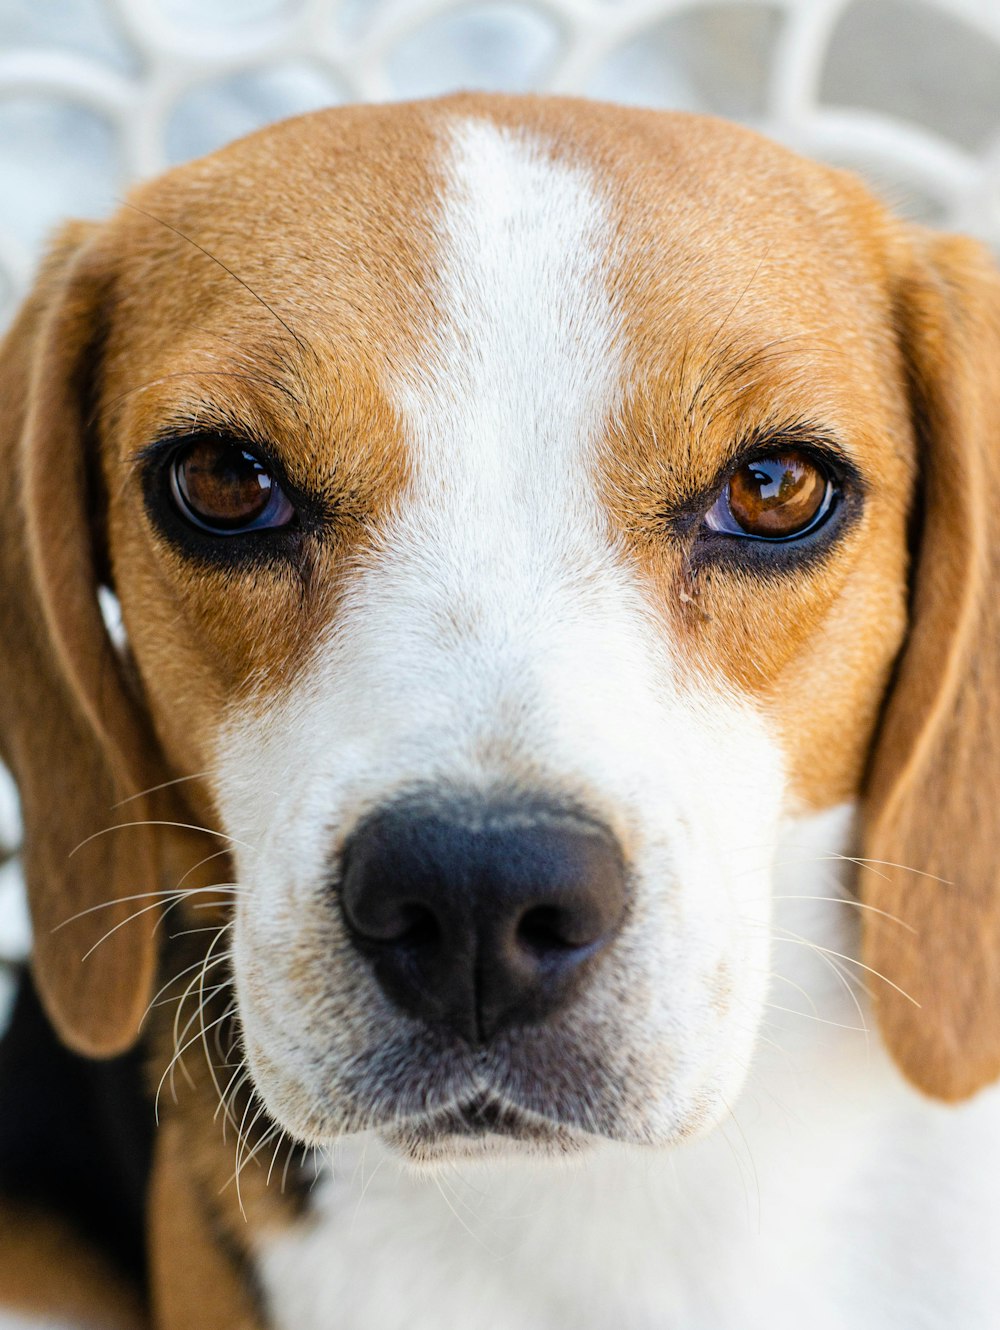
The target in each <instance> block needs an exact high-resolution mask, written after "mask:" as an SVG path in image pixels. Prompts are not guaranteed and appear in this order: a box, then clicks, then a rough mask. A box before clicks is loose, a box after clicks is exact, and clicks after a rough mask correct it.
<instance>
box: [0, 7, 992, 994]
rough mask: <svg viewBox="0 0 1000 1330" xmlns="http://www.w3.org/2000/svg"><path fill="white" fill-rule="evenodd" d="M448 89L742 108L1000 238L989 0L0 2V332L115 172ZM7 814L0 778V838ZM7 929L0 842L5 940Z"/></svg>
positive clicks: (111, 191) (741, 112)
mask: <svg viewBox="0 0 1000 1330" xmlns="http://www.w3.org/2000/svg"><path fill="white" fill-rule="evenodd" d="M458 87H465V88H493V89H501V90H507V91H521V90H543V89H552V90H556V91H560V92H579V93H587V94H591V95H595V96H599V97H605V98H610V99H614V100H619V101H628V102H640V103H643V104H646V105H650V106H670V107H682V108H685V109H688V110H699V111H709V112H714V113H716V114H719V115H724V116H729V117H731V118H735V119H738V120H743V121H747V122H749V123H752V124H754V125H756V126H758V127H760V128H763V129H765V130H766V131H768V132H769V133H771V134H773V135H775V136H776V137H778V138H780V139H782V140H784V141H785V142H787V143H789V144H791V145H792V146H794V147H797V148H799V149H801V150H802V151H805V152H808V153H812V154H814V155H816V156H820V157H824V158H826V159H828V160H831V161H834V162H836V163H838V164H840V165H849V166H853V167H856V168H857V169H858V170H860V171H862V172H863V173H864V174H865V175H866V176H867V177H868V178H869V180H870V181H871V183H873V184H874V186H875V187H876V189H878V190H879V191H880V192H882V193H883V194H884V195H885V196H886V197H887V198H888V199H889V200H890V202H892V203H893V204H895V205H896V206H897V207H899V208H901V209H902V210H904V211H907V212H909V213H910V214H911V215H913V216H915V217H919V218H921V219H924V220H928V221H932V222H934V223H936V224H940V225H944V226H950V227H955V228H959V229H963V230H969V231H973V232H976V233H978V234H980V235H982V236H984V237H985V238H987V239H988V240H990V241H991V242H992V243H993V244H994V245H997V246H998V247H1000V0H771V2H770V3H759V2H758V0H728V3H718V2H712V3H709V2H707V0H517V3H514V2H512V0H0V326H2V324H3V323H4V322H5V321H6V320H7V319H8V318H9V316H10V313H11V311H12V310H13V308H14V305H15V304H16V301H17V299H18V297H19V295H20V293H21V292H22V291H23V290H24V288H25V287H26V285H27V283H28V281H29V278H30V273H31V270H32V267H33V265H34V263H35V261H36V259H37V256H38V253H39V249H40V247H41V245H42V243H43V238H44V236H45V234H46V233H47V232H48V231H49V230H50V229H51V228H52V227H53V225H54V224H55V223H56V222H57V221H58V220H59V219H61V218H63V217H65V216H68V215H73V214H75V215H83V216H99V215H101V214H102V213H105V212H107V211H108V210H109V209H110V208H111V207H112V206H113V204H114V201H115V200H116V199H117V198H119V197H120V196H121V194H122V192H123V190H124V189H125V188H126V186H127V185H128V183H129V182H130V181H131V180H133V179H135V178H137V177H139V176H141V175H146V174H150V173H152V172H154V171H157V170H159V169H161V168H162V167H163V166H165V165H168V164H169V163H173V162H178V161H183V160H184V159H186V158H188V157H191V156H195V155H197V154H200V153H203V152H207V151H209V150H210V149H212V148H214V147H216V146H217V145H219V144H221V143H224V142H225V141H226V140H228V139H230V138H233V137H234V136H236V135H239V134H242V133H245V132H247V131H248V130H251V129H253V128H255V127H256V126H258V125H260V124H263V123H266V122H267V121H268V120H272V119H276V118H278V117H281V116H284V115H288V114H292V113H294V112H297V111H303V110H308V109H312V108H314V107H316V106H321V105H325V104H329V103H332V102H338V101H346V100H362V99H385V98H397V97H414V96H423V95H426V94H430V93H436V92H441V91H446V90H449V89H452V88H458ZM998 372H1000V371H998ZM0 520H2V515H0ZM2 704H3V703H2V700H0V705H2ZM15 807H16V805H15V801H14V797H13V794H12V790H11V789H10V788H9V783H4V779H3V773H2V772H0V847H2V844H3V842H4V841H6V842H7V844H8V845H10V844H13V843H14V842H15V841H16V835H17V832H16V813H15V811H14V809H15ZM54 815H56V813H55V810H54ZM25 942H26V922H25V919H24V914H23V906H22V903H21V900H20V895H19V890H18V887H17V883H16V867H15V865H14V864H13V863H11V862H7V863H6V865H3V853H2V848H0V955H2V954H4V952H15V951H18V950H19V949H21V948H23V946H24V945H25ZM2 984H3V978H2V971H0V990H2ZM0 999H2V991H0Z"/></svg>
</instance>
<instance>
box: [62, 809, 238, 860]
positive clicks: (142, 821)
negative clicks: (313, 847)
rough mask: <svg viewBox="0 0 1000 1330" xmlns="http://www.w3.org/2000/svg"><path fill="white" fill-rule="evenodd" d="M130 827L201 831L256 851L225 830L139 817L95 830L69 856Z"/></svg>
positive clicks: (190, 823)
mask: <svg viewBox="0 0 1000 1330" xmlns="http://www.w3.org/2000/svg"><path fill="white" fill-rule="evenodd" d="M129 827H175V828H177V829H178V830H180V831H200V832H203V833H204V834H205V835H206V836H219V837H220V838H221V839H222V840H227V841H229V842H230V843H231V844H233V845H241V846H242V847H243V849H245V850H249V851H250V852H251V854H253V853H254V852H255V851H254V847H253V846H252V845H248V844H247V842H246V841H245V840H240V839H239V837H238V836H228V835H227V834H226V833H225V832H224V831H213V830H212V828H211V827H199V826H198V825H197V824H195V823H193V822H170V821H168V820H167V819H165V818H139V819H138V820H137V821H135V822H116V823H115V824H114V825H113V826H110V827H103V828H102V829H101V830H100V831H95V832H94V833H93V834H92V835H90V836H87V837H86V839H84V840H82V841H81V842H80V843H79V845H77V846H75V847H74V848H73V849H72V850H70V852H69V858H70V859H72V857H73V855H74V854H76V852H77V850H82V849H83V847H84V846H85V845H89V844H90V842H91V841H92V840H97V838H98V837H99V836H106V835H107V834H108V833H109V832H111V831H126V830H128V828H129Z"/></svg>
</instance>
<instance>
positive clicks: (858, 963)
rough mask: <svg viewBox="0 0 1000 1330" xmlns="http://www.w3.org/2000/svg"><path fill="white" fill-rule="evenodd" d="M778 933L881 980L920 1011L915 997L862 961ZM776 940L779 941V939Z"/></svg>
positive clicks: (804, 940)
mask: <svg viewBox="0 0 1000 1330" xmlns="http://www.w3.org/2000/svg"><path fill="white" fill-rule="evenodd" d="M778 931H779V932H781V933H784V934H786V937H785V940H786V941H791V942H799V943H801V944H802V945H804V946H807V947H811V948H812V949H813V950H814V951H818V952H822V953H823V954H824V955H825V956H834V957H836V958H837V960H841V961H845V962H846V963H847V964H848V965H856V966H857V967H858V968H859V969H861V970H864V971H865V972H866V973H867V974H870V975H874V977H875V978H876V979H881V980H882V982H883V983H884V984H888V985H889V987H890V988H892V989H895V991H896V992H897V993H898V994H899V995H900V997H904V998H906V1000H907V1002H912V1003H913V1005H914V1006H915V1007H916V1008H917V1009H918V1010H919V1009H920V1003H919V1002H918V1001H917V999H916V998H915V997H912V996H911V995H910V994H909V993H907V992H906V990H905V989H902V988H900V986H899V985H898V984H895V983H893V981H892V980H891V979H890V978H888V976H887V975H884V974H881V973H880V972H879V971H878V970H874V969H872V967H871V966H870V965H866V964H865V963H864V961H859V960H856V959H855V957H853V956H846V955H845V954H844V953H843V952H842V951H834V950H833V949H832V948H831V947H823V946H820V944H819V943H818V942H811V941H809V940H808V939H807V938H803V937H801V936H800V935H799V934H797V933H792V932H789V930H787V929H784V928H779V930H778ZM778 940H779V941H780V940H781V939H778Z"/></svg>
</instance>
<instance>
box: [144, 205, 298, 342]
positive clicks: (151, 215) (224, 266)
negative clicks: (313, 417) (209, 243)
mask: <svg viewBox="0 0 1000 1330" xmlns="http://www.w3.org/2000/svg"><path fill="white" fill-rule="evenodd" d="M125 206H126V207H127V208H131V209H132V211H133V212H137V213H140V214H141V215H142V216H143V217H146V218H148V219H149V221H151V222H156V223H157V224H158V225H159V226H163V227H166V229H167V230H168V231H173V233H174V235H175V236H179V237H180V239H181V240H183V241H185V243H186V244H188V245H193V246H194V248H195V249H196V250H198V251H199V253H201V254H204V255H205V257H206V258H207V259H211V261H212V262H213V263H217V264H218V265H219V267H220V268H221V269H222V271H223V272H225V273H228V274H229V276H230V277H231V278H232V279H233V281H234V282H238V283H239V284H240V286H242V287H243V289H244V291H246V292H247V294H248V295H251V296H252V297H253V298H254V300H256V301H257V303H258V304H259V305H261V306H263V308H264V309H266V310H267V312H268V313H269V314H270V315H271V317H272V318H274V319H276V320H277V321H278V323H280V324H281V326H282V328H284V330H285V332H286V333H288V335H289V337H290V338H291V339H292V341H293V342H294V343H295V344H296V346H297V347H298V348H299V350H300V351H302V353H303V354H308V353H309V349H310V348H309V346H308V344H307V343H306V342H304V341H303V339H302V338H301V337H300V336H299V334H298V333H297V332H295V330H294V329H293V328H291V327H289V325H288V324H287V323H286V322H285V320H284V319H283V318H282V317H281V315H280V314H279V313H278V312H277V310H275V309H273V308H272V307H271V306H270V305H269V304H268V303H267V301H266V300H265V299H264V297H263V296H262V295H260V294H259V293H258V292H257V291H255V290H254V289H253V287H252V286H250V284H249V283H248V282H245V281H244V280H243V278H242V277H240V275H239V274H238V273H235V272H233V270H232V268H230V267H229V266H228V265H227V264H225V263H223V261H222V260H221V259H220V258H219V256H218V255H217V254H213V253H212V252H211V250H208V249H206V248H205V246H204V245H200V244H199V243H198V241H197V240H194V239H192V237H191V236H189V235H185V233H184V232H183V231H182V230H180V228H179V227H176V226H174V225H173V224H172V223H171V222H168V221H166V220H165V219H164V218H162V217H157V216H156V215H155V213H151V212H146V210H145V209H144V208H140V207H137V206H136V204H134V203H128V202H126V204H125Z"/></svg>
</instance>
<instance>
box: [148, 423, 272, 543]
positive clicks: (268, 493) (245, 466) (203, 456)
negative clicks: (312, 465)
mask: <svg viewBox="0 0 1000 1330" xmlns="http://www.w3.org/2000/svg"><path fill="white" fill-rule="evenodd" d="M170 489H171V496H172V498H173V501H174V504H175V506H176V507H177V508H178V509H179V510H180V512H181V513H182V515H183V516H184V517H186V518H187V519H188V520H189V521H191V522H193V523H194V525H195V526H198V527H200V528H202V529H203V530H206V531H210V532H212V533H213V534H216V535H234V534H237V533H239V532H241V531H247V530H255V529H257V528H260V527H275V526H284V525H287V523H288V522H289V521H290V520H291V518H292V516H293V515H294V510H293V509H292V506H291V504H290V502H289V500H288V499H287V498H286V496H285V495H284V493H283V491H282V490H281V489H280V487H279V486H278V484H277V483H276V481H275V480H274V477H273V476H272V475H271V473H270V472H269V471H268V470H267V468H266V467H265V466H264V464H263V463H262V462H261V461H260V460H259V459H258V458H257V457H255V456H254V455H253V453H251V452H248V451H247V450H246V449H244V448H242V447H240V446H239V444H238V443H235V442H232V441H229V440H226V439H215V438H211V437H207V438H203V439H196V440H194V441H193V442H191V443H189V444H188V445H187V446H186V447H184V448H183V449H181V450H180V451H179V452H178V453H177V454H176V456H175V457H174V459H173V461H172V462H171V464H170Z"/></svg>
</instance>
